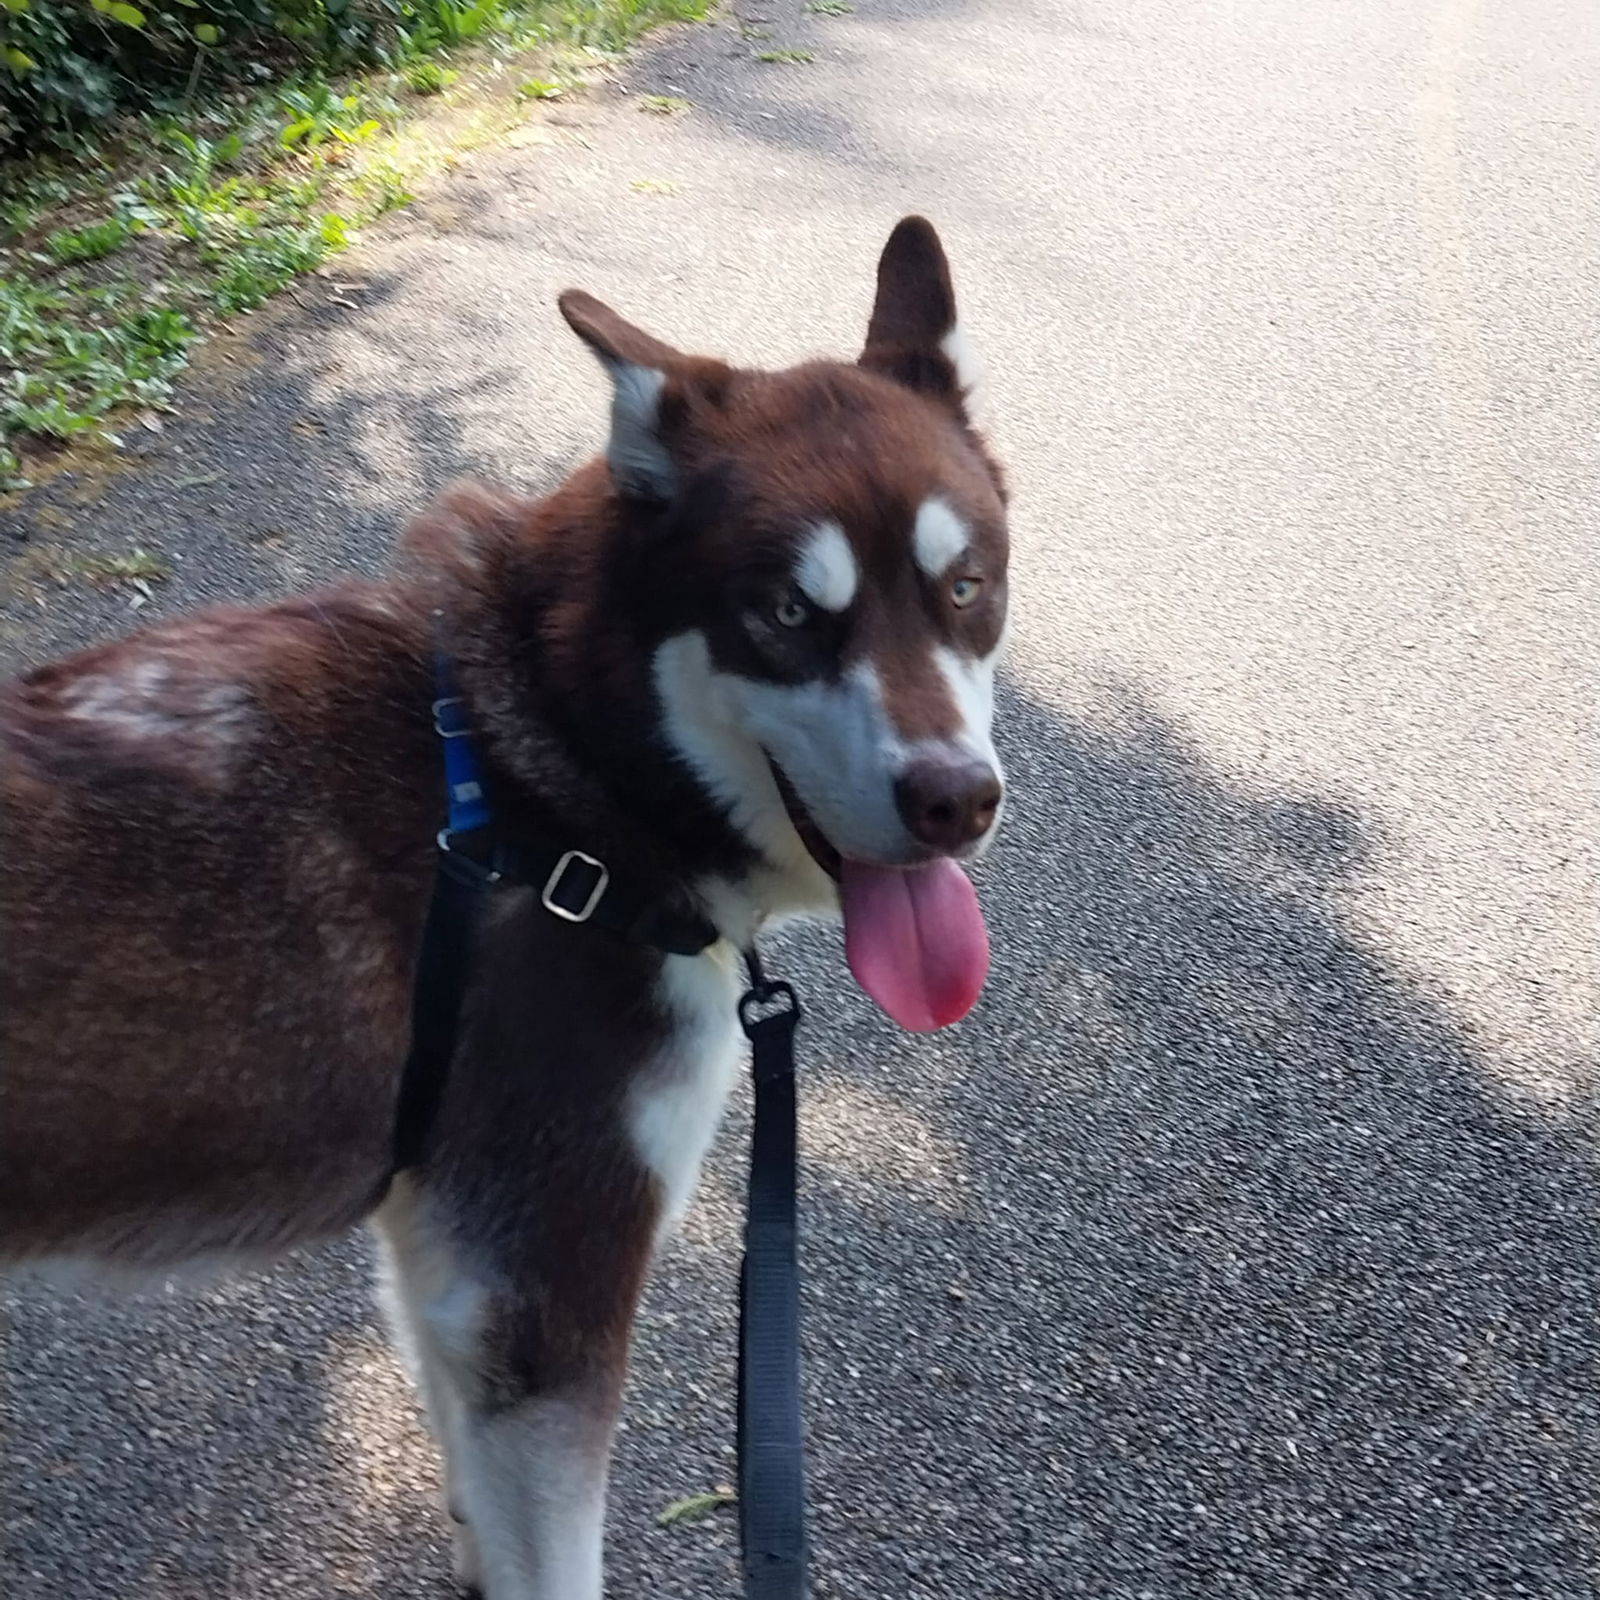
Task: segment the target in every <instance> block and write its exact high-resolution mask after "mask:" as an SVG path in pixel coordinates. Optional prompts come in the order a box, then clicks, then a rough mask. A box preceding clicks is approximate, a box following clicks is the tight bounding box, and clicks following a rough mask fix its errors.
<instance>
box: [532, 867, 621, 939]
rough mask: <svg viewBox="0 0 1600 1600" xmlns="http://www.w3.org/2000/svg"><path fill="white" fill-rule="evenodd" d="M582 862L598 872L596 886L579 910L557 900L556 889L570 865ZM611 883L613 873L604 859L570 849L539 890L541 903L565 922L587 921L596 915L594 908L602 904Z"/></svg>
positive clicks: (552, 914)
mask: <svg viewBox="0 0 1600 1600" xmlns="http://www.w3.org/2000/svg"><path fill="white" fill-rule="evenodd" d="M575 864H581V865H583V866H586V867H593V868H594V870H595V873H596V877H595V881H594V887H593V888H592V889H591V890H590V891H589V898H588V899H587V900H586V901H584V903H583V905H582V907H581V908H580V909H579V910H577V911H572V910H569V909H568V908H567V907H566V906H564V905H561V904H560V903H559V902H558V901H557V900H556V891H557V890H558V889H559V888H560V887H561V882H562V879H563V878H564V877H565V876H566V874H567V871H568V869H569V868H570V867H572V866H573V865H575ZM610 885H611V874H610V873H609V872H608V871H607V870H606V866H605V863H604V862H603V861H596V860H595V858H594V857H593V856H589V855H585V854H584V853H583V851H581V850H568V851H567V852H566V854H565V855H563V856H562V858H561V859H560V860H559V861H558V862H556V864H555V868H554V870H553V871H552V872H551V874H550V876H549V877H548V878H546V879H545V881H544V888H543V889H541V890H540V891H539V903H540V905H542V906H543V907H544V908H545V910H546V911H548V912H549V913H550V915H551V916H553V917H560V918H561V920H562V921H563V922H587V921H588V920H589V918H590V917H592V916H593V915H594V908H595V907H596V906H597V905H599V904H600V900H601V897H602V896H603V895H604V894H605V892H606V890H607V889H608V888H609V887H610Z"/></svg>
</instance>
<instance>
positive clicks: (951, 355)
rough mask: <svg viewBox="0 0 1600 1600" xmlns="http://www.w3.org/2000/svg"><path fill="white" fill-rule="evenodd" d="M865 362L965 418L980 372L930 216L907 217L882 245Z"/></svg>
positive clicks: (862, 354)
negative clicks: (963, 332) (963, 326)
mask: <svg viewBox="0 0 1600 1600" xmlns="http://www.w3.org/2000/svg"><path fill="white" fill-rule="evenodd" d="M860 364H861V365H862V366H863V367H867V368H870V369H871V370H872V371H874V372H881V373H882V374H883V375H884V377H886V378H893V379H894V381H895V382H896V383H900V384H904V385H905V387H906V388H908V389H915V390H916V391H917V392H918V393H919V394H925V395H927V396H928V398H929V399H931V400H938V401H942V402H943V403H944V404H945V405H948V406H952V407H954V409H955V410H956V412H957V414H958V415H960V416H962V417H965V416H966V413H967V401H968V398H969V397H970V396H971V394H972V393H973V391H974V390H975V389H976V387H977V382H978V374H977V369H976V366H975V364H974V362H973V360H972V356H971V354H970V352H969V350H968V348H967V342H966V339H965V338H964V336H963V335H962V332H961V323H960V320H959V319H958V317H957V315H956V291H955V286H954V285H953V284H952V283H951V281H950V263H949V262H948V261H947V260H946V259H945V254H944V246H943V245H942V244H940V242H939V235H938V234H937V233H936V232H935V231H934V227H933V224H932V223H931V222H929V221H928V219H927V218H926V217H905V218H902V219H901V221H900V223H899V224H898V225H897V226H896V228H895V230H894V232H893V233H891V234H890V235H889V242H888V243H887V244H886V245H885V246H884V247H883V255H882V256H881V257H880V258H879V261H878V293H877V297H876V299H875V300H874V301H873V304H872V321H871V323H870V324H869V325H868V328H867V343H866V347H865V349H863V350H862V352H861V357H860Z"/></svg>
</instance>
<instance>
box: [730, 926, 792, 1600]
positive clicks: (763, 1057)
mask: <svg viewBox="0 0 1600 1600" xmlns="http://www.w3.org/2000/svg"><path fill="white" fill-rule="evenodd" d="M744 959H745V965H746V967H747V968H748V969H749V973H750V987H749V989H748V990H747V991H746V993H745V996H744V998H743V999H742V1000H741V1001H740V1002H739V1022H740V1024H741V1026H742V1027H743V1028H744V1031H745V1034H746V1036H747V1037H748V1038H749V1040H750V1048H751V1061H750V1067H751V1075H752V1077H753V1078H754V1080H755V1121H754V1127H753V1129H752V1132H751V1136H750V1191H749V1201H748V1205H747V1208H746V1212H745V1224H744V1265H743V1267H742V1268H741V1270H740V1273H739V1534H740V1543H741V1545H742V1547H743V1550H744V1592H745V1594H746V1595H747V1596H748V1597H749V1600H802V1597H803V1596H804V1595H805V1593H806V1588H807V1584H806V1485H805V1449H804V1438H803V1430H802V1425H801V1420H800V1273H799V1263H798V1261H797V1259H796V1240H797V1236H798V1232H799V1229H798V1224H797V1222H796V1215H795V1211H796V1184H795V1173H796V1167H797V1164H798V1150H797V1142H796V1134H795V1083H794V1031H795V1028H796V1026H797V1025H798V1024H799V1021H800V1002H799V1001H798V1000H797V999H796V998H795V993H794V990H793V989H791V988H790V987H789V985H788V984H786V983H781V982H773V981H771V980H769V979H768V978H767V976H766V974H765V973H763V972H762V970H761V961H760V958H759V957H758V956H757V955H756V953H755V951H753V950H749V951H746V952H745V958H744Z"/></svg>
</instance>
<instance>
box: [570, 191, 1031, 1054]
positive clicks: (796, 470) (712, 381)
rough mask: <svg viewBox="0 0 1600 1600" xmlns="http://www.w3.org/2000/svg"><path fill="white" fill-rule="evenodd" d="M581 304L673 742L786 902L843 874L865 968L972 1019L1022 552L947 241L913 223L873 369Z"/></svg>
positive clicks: (807, 896) (874, 325) (887, 277)
mask: <svg viewBox="0 0 1600 1600" xmlns="http://www.w3.org/2000/svg"><path fill="white" fill-rule="evenodd" d="M561 309H562V312H563V314H564V315H565V316H566V318H567V321H568V322H569V323H570V324H571V325H572V327H573V328H574V329H575V330H576V332H577V333H578V334H579V335H580V336H581V337H582V338H583V339H584V340H585V342H586V343H587V344H588V345H589V346H590V347H591V348H592V349H593V350H594V352H595V353H596V354H597V355H598V356H599V358H600V360H601V363H602V364H603V366H604V367H605V369H606V371H607V372H608V373H609V375H610V377H611V380H612V384H613V401H612V414H611V436H610V441H609V444H608V447H607V460H608V462H609V464H610V470H611V476H612V481H613V484H614V487H615V491H616V493H617V495H618V496H620V497H621V498H623V499H624V500H627V501H631V502H634V503H636V504H637V505H638V506H639V507H640V509H641V511H642V512H643V513H644V514H643V515H641V516H640V517H638V518H636V519H632V520H633V521H634V522H635V524H636V525H637V527H638V528H639V529H641V530H644V531H642V532H641V533H640V534H639V536H638V537H637V539H636V542H635V543H634V545H633V546H632V547H631V548H630V551H629V560H630V562H631V563H632V567H633V572H632V582H631V583H630V585H629V590H630V593H631V594H632V595H633V597H634V598H633V605H634V608H635V610H636V611H637V612H638V613H639V620H640V622H641V625H642V627H643V630H644V636H645V637H646V638H647V639H649V640H650V641H651V645H652V648H653V649H654V672H655V681H656V687H657V690H658V693H659V695H660V699H661V706H662V717H663V729H664V732H665V734H666V737H667V738H668V740H669V741H670V742H671V743H672V744H673V746H674V747H675V748H676V750H677V752H678V754H679V755H680V756H681V758H682V759H683V761H684V762H685V763H687V764H688V766H689V767H690V768H691V769H692V771H693V772H694V773H695V775H696V776H697V777H698V778H699V780H700V782H701V783H702V784H703V785H704V787H705V788H706V789H707V791H709V793H710V794H711V795H712V796H714V797H715V799H716V800H717V801H718V802H720V804H721V805H722V806H723V807H724V808H725V809H726V810H727V812H728V814H729V816H730V818H731V820H732V822H733V824H734V825H735V826H736V827H737V828H738V829H739V830H740V831H741V832H742V833H743V834H744V835H745V836H746V837H747V838H748V839H749V841H750V842H751V843H752V844H753V845H754V846H755V847H756V848H757V849H758V850H759V851H760V852H761V853H762V855H763V856H764V857H765V858H766V859H767V860H768V862H769V863H770V864H771V865H772V867H773V868H774V869H776V871H777V874H778V875H779V877H780V878H781V879H783V880H786V881H787V883H788V885H789V888H788V895H789V897H790V898H791V900H808V901H811V902H813V903H815V902H816V901H818V900H822V899H831V898H832V892H831V887H830V886H832V885H837V886H838V891H839V894H840V897H841V899H842V901H843V906H844V911H845V918H846V933H847V940H848V943H849V947H850V953H851V960H852V964H853V965H854V966H855V969H856V972H857V975H858V977H860V978H861V980H862V982H863V984H864V986H865V987H867V988H868V990H869V992H871V993H873V994H874V996H875V997H876V998H878V999H879V1001H880V1003H882V1004H884V1005H885V1008H886V1009H888V1010H889V1011H890V1013H891V1014H892V1015H894V1016H896V1017H897V1019H898V1020H900V1021H902V1022H904V1023H906V1024H908V1025H910V1026H919V1027H926V1026H936V1025H938V1024H940V1023H942V1022H944V1021H949V1020H952V1018H953V1016H954V1015H957V1014H960V1013H961V1012H963V1011H965V1009H966V1008H967V1007H968V1006H969V1005H970V1004H971V1003H972V1000H973V999H975V998H976V993H977V987H978V985H981V982H982V976H983V966H984V962H985V959H986V958H985V956H984V951H985V950H986V945H985V943H984V939H983V930H982V922H981V918H980V917H979V916H978V913H977V909H976V902H975V899H974V898H973V896H972V892H971V889H970V886H968V884H967V882H966V878H965V876H964V874H963V873H962V872H961V871H960V869H959V868H958V867H957V866H956V865H955V863H956V862H957V861H959V860H964V859H970V858H972V857H975V856H977V855H979V854H981V852H982V851H983V850H984V849H985V848H986V847H987V845H988V843H989V841H990V839H991V838H992V837H993V834H994V830H995V826H996V822H997V820H998V817H999V814H1000V809H1001V802H1002V795H1003V788H1002V780H1001V773H1000V764H999V761H998V759H997V758H996V755H995V751H994V746H993V743H992V741H991V739H990V710H991V699H992V692H993V677H994V669H995V662H996V657H997V655H998V652H999V650H1000V647H1001V642H1002V639H1003V636H1004V633H1005V623H1006V604H1007V595H1006V556H1007V540H1006V523H1005V505H1004V490H1003V487H1002V484H1001V481H1000V477H999V473H998V469H997V468H996V467H995V465H994V463H993V461H992V460H991V459H990V457H989V455H988V454H987V452H986V450H985V449H984V446H983V444H982V442H981V440H980V439H979V438H978V436H977V435H976V433H975V432H974V431H973V428H972V426H971V424H970V422H969V420H968V417H967V411H966V396H967V388H968V385H969V383H970V381H971V375H970V372H969V370H968V368H967V366H966V358H965V354H964V350H963V346H962V341H961V333H960V329H959V326H958V323H957V318H956V307H955V297H954V293H953V290H952V288H951V282H950V273H949V268H948V266H947V264H946V262H945V257H944V252H943V250H942V248H941V247H940V244H939V240H938V236H937V235H936V234H935V232H934V230H933V229H932V227H931V226H929V224H928V223H927V222H925V221H923V220H922V219H921V218H916V217H913V218H908V219H906V220H905V221H904V222H902V223H901V224H900V225H899V226H898V227H897V228H896V229H895V230H894V233H893V234H892V236H891V237H890V239H889V242H888V245H887V246H886V248H885V250H884V252H883V257H882V260H881V262H880V264H879V268H878V291H877V299H876V302H875V304H874V307H873V312H872V318H871V322H870V324H869V327H868V330H867V338H866V344H865V348H864V349H863V351H862V354H861V356H860V358H859V360H858V361H857V362H856V363H855V364H853V365H849V364H844V363H831V362H830V363H821V362H819V363H815V364H811V365H807V366H802V367H797V368H793V369H791V370H789V371H785V372H778V373H761V372H744V371H735V370H732V369H730V368H728V367H726V366H724V365H722V364H721V363H720V362H715V361H708V360H704V359H700V358H695V357H690V356H686V355H683V354H680V353H679V352H677V351H675V350H673V349H671V348H669V347H668V346H666V345H664V344H662V343H661V342H660V341H658V340H656V339H654V338H652V337H651V336H650V335H648V334H646V333H644V332H642V331H641V330H639V329H638V328H635V327H633V326H631V325H630V324H629V323H627V322H625V321H623V320H622V318H620V317H619V316H618V315H617V314H616V313H615V312H613V311H611V310H610V309H609V308H608V307H606V306H604V305H602V304H600V303H599V302H598V301H596V300H594V299H592V298H591V297H590V296H588V295H585V294H582V293H579V292H576V291H574V292H570V293H568V294H566V295H564V296H563V297H562V300H561ZM919 963H920V967H919V969H918V970H917V971H912V968H913V967H916V966H918V964H919ZM969 991H970V992H969Z"/></svg>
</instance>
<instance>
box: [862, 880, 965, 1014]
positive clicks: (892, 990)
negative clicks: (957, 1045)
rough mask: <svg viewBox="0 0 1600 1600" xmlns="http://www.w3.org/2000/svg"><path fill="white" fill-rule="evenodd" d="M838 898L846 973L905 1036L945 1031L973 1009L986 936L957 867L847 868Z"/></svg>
mask: <svg viewBox="0 0 1600 1600" xmlns="http://www.w3.org/2000/svg"><path fill="white" fill-rule="evenodd" d="M839 898H840V900H841V901H842V902H843V905H844V948H845V954H846V955H847V956H848V957H849V959H850V970H851V971H852V972H853V973H855V975H856V982H857V983H859V984H860V985H861V987H862V988H863V989H865V990H866V991H867V993H868V994H869V995H871V996H872V998H873V999H874V1000H876V1001H877V1002H878V1004H879V1005H880V1006H882V1007H883V1009H884V1010H885V1011H887V1012H888V1013H889V1015H890V1016H891V1017H893V1018H894V1020H895V1021H896V1022H898V1023H899V1024H900V1026H901V1027H902V1028H912V1029H915V1030H916V1031H917V1032H918V1033H928V1032H931V1031H932V1030H933V1029H934V1028H943V1027H948V1026H949V1024H950V1023H952V1022H959V1021H960V1020H961V1018H962V1017H964V1016H966V1014H967V1013H968V1012H969V1011H970V1010H971V1009H972V1008H973V1006H974V1005H975V1004H976V1003H977V999H978V993H979V991H980V990H981V989H982V988H983V980H984V978H985V977H986V976H987V975H988V971H989V932H988V929H986V928H985V927H984V925H983V913H982V911H980V910H979V909H978V896H977V894H976V892H975V891H974V890H973V887H972V883H971V881H970V880H969V879H968V877H967V875H966V873H964V872H963V871H962V870H961V868H960V867H958V866H957V865H956V864H955V862H953V861H948V860H941V861H930V862H929V863H928V864H927V865H926V866H923V867H913V868H911V869H910V870H909V871H906V870H901V869H897V868H893V867H868V866H863V865H862V864H861V863H860V862H859V861H846V862H845V863H844V865H843V869H842V872H841V875H840V883H839Z"/></svg>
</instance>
